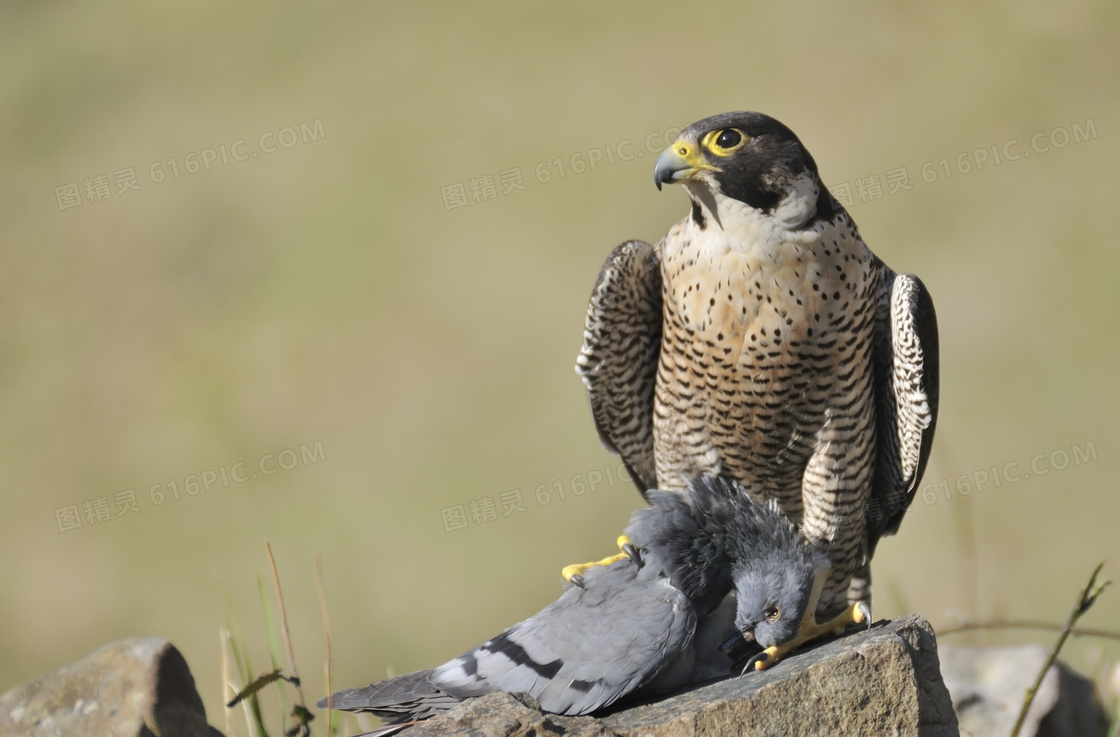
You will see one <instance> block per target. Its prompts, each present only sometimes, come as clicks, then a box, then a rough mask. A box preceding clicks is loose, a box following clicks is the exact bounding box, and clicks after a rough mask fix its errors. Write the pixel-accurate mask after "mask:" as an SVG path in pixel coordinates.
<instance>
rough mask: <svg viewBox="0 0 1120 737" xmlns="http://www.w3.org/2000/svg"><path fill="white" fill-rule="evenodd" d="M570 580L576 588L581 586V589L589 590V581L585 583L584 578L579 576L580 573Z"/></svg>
mask: <svg viewBox="0 0 1120 737" xmlns="http://www.w3.org/2000/svg"><path fill="white" fill-rule="evenodd" d="M568 580H569V581H571V582H572V583H574V584H575V585H576V586H579V587H580V588H581V589H586V588H587V581H585V580H584V579H583V576H581V575H579V574H578V573H576V574H574V575H573V576H572V577H571V578H569V579H568Z"/></svg>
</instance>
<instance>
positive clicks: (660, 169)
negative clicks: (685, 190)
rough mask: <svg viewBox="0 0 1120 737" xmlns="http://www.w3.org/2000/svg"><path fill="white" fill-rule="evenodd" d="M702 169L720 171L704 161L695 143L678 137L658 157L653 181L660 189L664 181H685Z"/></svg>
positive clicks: (671, 182) (670, 182) (672, 182)
mask: <svg viewBox="0 0 1120 737" xmlns="http://www.w3.org/2000/svg"><path fill="white" fill-rule="evenodd" d="M700 171H719V169H718V168H717V167H714V166H712V165H711V164H709V163H707V162H706V161H704V158H703V157H702V156H701V155H700V151H699V150H698V149H697V147H696V146H695V145H694V144H691V143H688V142H687V141H684V140H682V139H677V141H676V142H675V143H674V144H673V145H672V146H670V147H669V148H667V149H665V150H664V151H662V152H661V155H660V156H658V157H657V164H655V165H654V167H653V183H654V184H656V185H657V189H658V190H660V189H661V185H662V184H663V183H666V182H667V183H669V184H674V183H676V182H683V181H685V180H688V179H691V178H692V177H694V176H695V175H696V173H697V172H700Z"/></svg>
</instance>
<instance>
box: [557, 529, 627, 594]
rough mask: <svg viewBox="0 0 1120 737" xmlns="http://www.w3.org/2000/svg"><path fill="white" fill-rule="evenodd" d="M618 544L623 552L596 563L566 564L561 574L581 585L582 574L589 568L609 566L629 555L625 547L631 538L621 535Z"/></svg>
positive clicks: (565, 578)
mask: <svg viewBox="0 0 1120 737" xmlns="http://www.w3.org/2000/svg"><path fill="white" fill-rule="evenodd" d="M617 544H618V549H619V550H620V551H622V552H620V553H618V554H616V555H612V556H610V557H608V558H603V559H602V560H599V561H595V562H594V563H576V564H574V565H570V566H564V570H562V571H560V575H561V576H563V577H564V580H566V581H571V582H572V583H574V584H576V585H577V586H581V585H582V583H581V581H582V574H583V572H584V571H586V570H587V569H588V568H591V567H593V566H609V565H610V564H611V563H614V562H615V561H619V560H622V559H623V558H627V557H629V553H627V552H626V551H625V547H626V546H627V545H629V544H630V538H628V537H627V536H626V535H619V536H618V541H617Z"/></svg>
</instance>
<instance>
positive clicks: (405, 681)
mask: <svg viewBox="0 0 1120 737" xmlns="http://www.w3.org/2000/svg"><path fill="white" fill-rule="evenodd" d="M431 674H432V671H431V670H418V671H414V672H412V673H406V674H404V675H403V676H398V677H396V678H393V679H390V680H388V681H381V682H380V683H374V684H373V685H370V686H363V687H362V688H348V689H345V690H343V691H339V692H338V693H336V694H335V695H334V696H332V697H331V706H332V707H333V708H335V709H339V710H341V711H368V712H372V713H373V714H376V715H377V716H379V717H381V718H382V719H392V720H395V721H401V720H404V721H411V720H413V719H427V718H429V717H432V716H435V715H436V714H439V713H442V712H445V711H447V710H448V709H450V708H452V707H453V706H455V705H456V704H458V703H459V701H460V699H457V698H455V697H454V696H451V695H450V694H448V693H446V692H444V691H441V690H440V689H438V688H436V687H435V686H433V685H432V683H431V682H430V681H429V680H428V677H429V676H431ZM317 706H318V707H319V708H320V709H324V708H326V706H327V700H326V699H321V700H320V701H319V703H318V704H317ZM375 734H391V732H385V733H378V732H375Z"/></svg>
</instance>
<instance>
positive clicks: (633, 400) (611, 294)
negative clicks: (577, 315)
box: [576, 241, 662, 495]
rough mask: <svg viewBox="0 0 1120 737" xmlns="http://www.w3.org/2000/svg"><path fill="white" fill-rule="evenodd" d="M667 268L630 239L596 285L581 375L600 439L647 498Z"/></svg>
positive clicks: (653, 478) (652, 476)
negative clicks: (663, 269)
mask: <svg viewBox="0 0 1120 737" xmlns="http://www.w3.org/2000/svg"><path fill="white" fill-rule="evenodd" d="M661 319H662V317H661V267H660V260H659V258H658V255H657V252H656V250H655V249H654V247H653V246H651V245H650V244H648V243H644V242H642V241H627V242H625V243H623V244H622V245H620V246H619V247H618V248H616V249H614V250H613V251H611V254H610V255H609V256H607V260H606V263H604V264H603V268H602V270H601V271H600V272H599V278H598V279H597V280H596V281H595V289H594V290H593V291H592V292H591V303H590V304H589V305H588V306H587V322H586V325H585V327H584V331H583V347H582V348H581V349H580V352H579V357H578V358H577V359H576V373H578V374H579V375H580V376H581V377H582V378H583V383H584V384H585V385H586V386H587V398H588V400H589V401H590V403H591V414H592V416H593V417H594V418H595V427H596V428H597V429H598V430H599V438H600V439H601V440H602V441H603V445H604V446H606V448H607V450H609V451H611V452H612V453H617V454H618V455H620V456H621V457H622V460H623V461H624V462H625V463H626V467H627V468H628V469H629V471H630V475H631V476H632V477H633V479H634V483H635V484H636V485H637V486H638V490H639V491H641V492H642V494H643V495H644V494H645V492H646V490H647V489H653V488H656V487H657V474H656V471H655V470H654V460H653V390H654V384H655V383H656V380H657V362H658V358H659V354H660V352H661Z"/></svg>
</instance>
